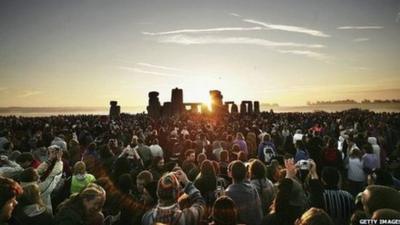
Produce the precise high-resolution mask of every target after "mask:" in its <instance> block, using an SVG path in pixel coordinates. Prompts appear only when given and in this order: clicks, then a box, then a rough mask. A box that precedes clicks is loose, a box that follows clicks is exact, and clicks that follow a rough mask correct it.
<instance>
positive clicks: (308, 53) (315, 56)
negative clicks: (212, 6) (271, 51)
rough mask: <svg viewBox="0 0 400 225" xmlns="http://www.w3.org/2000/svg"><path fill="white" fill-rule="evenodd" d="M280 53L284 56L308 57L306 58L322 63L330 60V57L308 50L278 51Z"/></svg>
mask: <svg viewBox="0 0 400 225" xmlns="http://www.w3.org/2000/svg"><path fill="white" fill-rule="evenodd" d="M278 52H280V53H284V54H293V55H301V56H306V57H309V58H313V59H317V60H321V61H325V60H327V59H328V57H327V56H326V55H324V54H322V53H318V52H313V51H307V50H278Z"/></svg>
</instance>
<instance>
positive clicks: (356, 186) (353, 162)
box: [347, 148, 365, 196]
mask: <svg viewBox="0 0 400 225" xmlns="http://www.w3.org/2000/svg"><path fill="white" fill-rule="evenodd" d="M361 157H362V155H361V151H360V150H359V149H358V148H355V149H353V150H351V152H350V155H349V158H348V170H347V179H348V181H349V189H350V193H351V194H352V195H353V196H356V195H357V194H358V193H360V192H361V191H362V190H363V187H364V183H365V173H364V170H363V161H362V158H361Z"/></svg>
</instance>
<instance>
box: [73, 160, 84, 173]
mask: <svg viewBox="0 0 400 225" xmlns="http://www.w3.org/2000/svg"><path fill="white" fill-rule="evenodd" d="M85 173H86V164H85V163H84V162H83V161H78V162H76V163H75V164H74V175H77V174H85Z"/></svg>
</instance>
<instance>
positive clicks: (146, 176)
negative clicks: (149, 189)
mask: <svg viewBox="0 0 400 225" xmlns="http://www.w3.org/2000/svg"><path fill="white" fill-rule="evenodd" d="M153 180H154V179H153V174H151V172H150V171H148V170H143V171H141V172H140V173H139V174H138V175H137V176H136V190H137V195H138V196H136V198H137V199H143V195H144V193H143V192H144V187H145V186H146V185H147V184H148V183H151V182H153Z"/></svg>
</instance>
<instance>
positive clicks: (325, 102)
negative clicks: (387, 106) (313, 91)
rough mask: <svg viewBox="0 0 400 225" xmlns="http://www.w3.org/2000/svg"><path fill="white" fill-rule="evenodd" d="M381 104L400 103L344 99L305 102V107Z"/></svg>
mask: <svg viewBox="0 0 400 225" xmlns="http://www.w3.org/2000/svg"><path fill="white" fill-rule="evenodd" d="M381 103H400V99H386V100H369V99H364V100H362V101H361V102H358V101H355V100H352V99H346V100H338V101H316V102H307V105H309V106H312V105H338V104H381Z"/></svg>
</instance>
